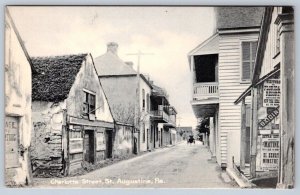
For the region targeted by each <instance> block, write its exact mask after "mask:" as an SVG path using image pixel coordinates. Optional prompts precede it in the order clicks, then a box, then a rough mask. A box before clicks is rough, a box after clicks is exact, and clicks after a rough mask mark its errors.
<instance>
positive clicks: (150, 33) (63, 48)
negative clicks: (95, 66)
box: [9, 6, 215, 127]
mask: <svg viewBox="0 0 300 195" xmlns="http://www.w3.org/2000/svg"><path fill="white" fill-rule="evenodd" d="M9 11H10V13H11V15H12V18H13V20H14V22H15V24H16V27H17V28H18V30H19V33H20V35H21V37H22V39H23V41H24V42H25V47H26V49H27V50H28V53H29V55H30V56H53V55H64V54H78V53H91V54H92V56H93V57H94V58H96V57H98V56H100V55H102V54H104V53H105V52H106V49H107V48H106V44H107V43H108V42H117V43H118V44H119V49H118V56H119V57H120V58H121V59H122V60H123V61H132V62H133V63H134V64H135V65H134V68H135V69H136V64H137V57H136V56H131V55H127V54H128V53H136V52H137V51H138V50H140V51H142V52H145V53H152V55H145V56H142V57H141V62H140V70H141V72H142V73H144V74H147V75H149V76H150V78H151V79H152V80H154V83H155V84H157V85H158V86H160V87H163V88H165V89H166V90H167V92H168V94H169V101H170V103H171V104H172V105H173V106H175V108H176V110H177V112H178V115H177V118H178V120H177V125H179V123H180V126H193V127H195V126H196V125H197V123H196V118H195V116H194V113H193V111H192V107H191V104H190V101H191V99H192V80H191V72H190V69H189V64H188V59H187V54H188V52H189V51H191V50H192V49H193V48H195V47H196V46H197V45H199V44H200V43H201V42H203V41H204V40H205V39H207V38H208V37H210V36H211V35H212V34H213V30H214V24H215V21H214V12H213V8H212V7H163V6H156V7H149V6H143V7H137V6H136V7H130V6H121V7H117V6H115V7H111V6H104V7H103V6H89V7H82V6H74V7H70V6H69V7H68V6H33V7H30V6H18V7H9Z"/></svg>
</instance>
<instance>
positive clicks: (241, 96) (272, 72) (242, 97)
mask: <svg viewBox="0 0 300 195" xmlns="http://www.w3.org/2000/svg"><path fill="white" fill-rule="evenodd" d="M279 71H280V68H276V69H274V70H272V71H271V72H269V73H268V74H266V75H265V76H263V77H262V78H260V79H259V80H258V81H257V82H256V83H255V84H251V85H250V86H249V87H248V88H247V89H246V90H245V91H244V92H243V93H242V94H241V95H240V96H239V97H238V98H237V99H236V100H235V101H234V104H238V103H240V102H241V101H242V100H243V99H244V98H245V97H246V96H248V95H250V94H251V89H252V87H253V86H254V87H257V86H258V85H260V84H261V83H263V82H264V81H265V80H267V79H269V78H270V77H272V76H274V75H275V74H276V73H278V72H279Z"/></svg>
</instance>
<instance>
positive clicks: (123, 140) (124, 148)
mask: <svg viewBox="0 0 300 195" xmlns="http://www.w3.org/2000/svg"><path fill="white" fill-rule="evenodd" d="M132 130H133V128H132V127H130V126H125V125H116V133H115V139H114V146H113V156H114V158H120V157H124V156H128V155H130V154H132V152H133V140H132V137H133V136H132Z"/></svg>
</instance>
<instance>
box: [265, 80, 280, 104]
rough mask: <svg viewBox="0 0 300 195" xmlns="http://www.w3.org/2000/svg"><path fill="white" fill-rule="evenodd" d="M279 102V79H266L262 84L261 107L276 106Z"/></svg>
mask: <svg viewBox="0 0 300 195" xmlns="http://www.w3.org/2000/svg"><path fill="white" fill-rule="evenodd" d="M279 103H280V79H268V80H266V81H265V82H264V86H263V107H278V106H279Z"/></svg>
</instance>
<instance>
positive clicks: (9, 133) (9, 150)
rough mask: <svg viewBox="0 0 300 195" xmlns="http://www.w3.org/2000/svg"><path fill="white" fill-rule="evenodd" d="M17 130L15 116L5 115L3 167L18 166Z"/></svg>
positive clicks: (17, 125)
mask: <svg viewBox="0 0 300 195" xmlns="http://www.w3.org/2000/svg"><path fill="white" fill-rule="evenodd" d="M18 130H19V121H18V118H17V117H8V116H7V117H5V167H6V168H13V167H18V166H19V163H18V159H19V158H18V148H19V147H18Z"/></svg>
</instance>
